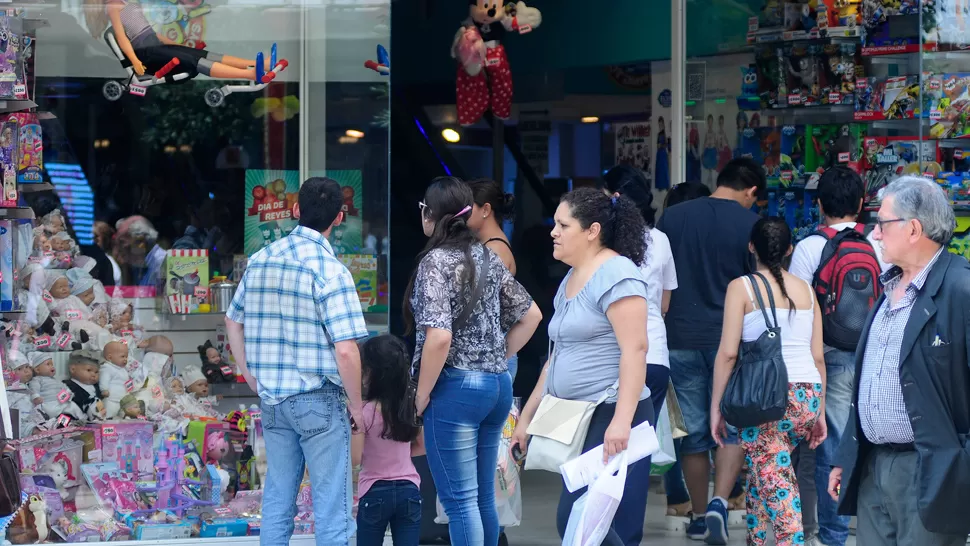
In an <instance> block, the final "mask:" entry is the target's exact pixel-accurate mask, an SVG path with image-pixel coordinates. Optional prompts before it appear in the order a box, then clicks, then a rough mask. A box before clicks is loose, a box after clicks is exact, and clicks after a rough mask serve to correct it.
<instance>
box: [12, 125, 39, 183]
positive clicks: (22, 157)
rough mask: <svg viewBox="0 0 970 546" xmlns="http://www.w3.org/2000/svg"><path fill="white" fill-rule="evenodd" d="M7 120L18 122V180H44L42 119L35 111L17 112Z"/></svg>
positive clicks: (27, 181) (32, 181)
mask: <svg viewBox="0 0 970 546" xmlns="http://www.w3.org/2000/svg"><path fill="white" fill-rule="evenodd" d="M7 120H8V121H11V122H14V123H16V124H17V133H16V134H17V138H18V140H19V145H18V150H17V182H19V183H21V184H34V183H40V182H43V181H44V178H43V176H42V175H41V171H42V170H43V168H44V161H43V155H44V139H43V136H42V134H41V130H40V119H39V118H38V117H37V114H35V113H31V112H15V113H13V114H10V115H9V116H8V117H7Z"/></svg>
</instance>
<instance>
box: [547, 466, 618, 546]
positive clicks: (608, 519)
mask: <svg viewBox="0 0 970 546" xmlns="http://www.w3.org/2000/svg"><path fill="white" fill-rule="evenodd" d="M627 464H628V463H627V455H626V452H625V451H624V452H623V453H621V454H620V455H618V456H617V457H614V458H613V460H612V461H610V462H609V464H608V465H607V467H606V472H604V473H603V474H601V475H600V476H599V477H598V478H596V481H595V482H593V485H591V486H590V487H589V489H588V490H587V491H586V493H583V496H581V497H579V499H577V500H576V502H575V503H573V508H572V511H571V512H570V513H569V522H568V523H567V525H566V533H565V535H564V536H563V539H562V546H600V545H601V544H602V543H603V539H605V538H606V535H607V533H609V532H610V526H611V525H613V516H615V515H616V510H617V508H619V507H620V499H622V498H623V488H624V484H625V483H626V469H627Z"/></svg>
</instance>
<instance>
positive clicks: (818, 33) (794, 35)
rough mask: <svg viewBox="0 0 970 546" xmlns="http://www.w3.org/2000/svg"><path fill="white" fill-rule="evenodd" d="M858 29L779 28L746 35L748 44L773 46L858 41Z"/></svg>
mask: <svg viewBox="0 0 970 546" xmlns="http://www.w3.org/2000/svg"><path fill="white" fill-rule="evenodd" d="M863 32H864V31H863V29H862V28H860V27H829V28H828V29H826V30H819V29H814V30H811V31H805V30H784V29H780V28H759V29H757V30H754V31H751V32H749V33H748V44H750V45H755V44H774V43H780V42H805V41H809V40H829V39H833V38H838V39H847V38H855V39H859V38H861V37H862V35H863Z"/></svg>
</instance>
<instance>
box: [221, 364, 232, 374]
mask: <svg viewBox="0 0 970 546" xmlns="http://www.w3.org/2000/svg"><path fill="white" fill-rule="evenodd" d="M219 369H220V370H222V373H224V374H227V375H232V368H230V367H229V366H223V367H221V368H219Z"/></svg>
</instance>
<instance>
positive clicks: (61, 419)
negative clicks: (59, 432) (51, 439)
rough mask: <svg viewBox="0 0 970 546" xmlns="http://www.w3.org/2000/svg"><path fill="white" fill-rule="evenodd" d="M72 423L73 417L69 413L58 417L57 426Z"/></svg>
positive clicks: (61, 426) (62, 426)
mask: <svg viewBox="0 0 970 546" xmlns="http://www.w3.org/2000/svg"><path fill="white" fill-rule="evenodd" d="M70 424H71V417H70V416H69V415H61V416H60V417H58V418H57V428H65V427H67V425H70Z"/></svg>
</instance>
